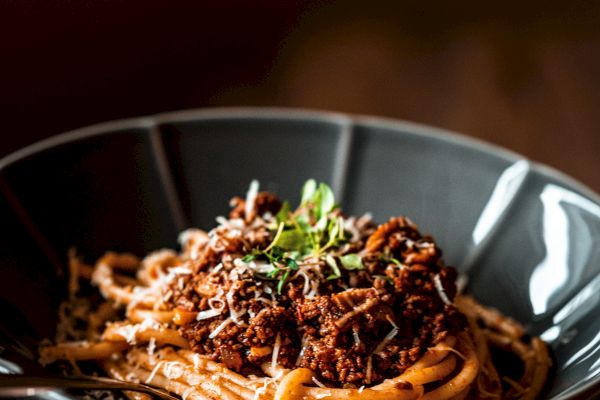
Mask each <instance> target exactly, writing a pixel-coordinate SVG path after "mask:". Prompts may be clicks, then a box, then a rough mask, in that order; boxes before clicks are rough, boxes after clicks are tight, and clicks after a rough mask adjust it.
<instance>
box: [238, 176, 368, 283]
mask: <svg viewBox="0 0 600 400" xmlns="http://www.w3.org/2000/svg"><path fill="white" fill-rule="evenodd" d="M337 209H338V206H337V205H336V203H335V196H334V194H333V190H331V188H330V187H329V186H328V185H327V184H325V183H319V184H317V182H316V181H315V180H314V179H309V180H308V181H306V183H305V184H304V185H303V187H302V196H301V202H300V205H299V206H298V208H297V209H296V210H294V211H292V210H291V208H290V205H289V203H288V202H284V203H283V205H282V207H281V209H280V210H279V212H278V213H277V215H276V216H275V221H276V225H275V223H274V224H273V226H272V227H271V229H272V232H273V240H272V241H271V243H270V244H269V246H268V247H267V248H265V249H264V250H258V249H255V250H253V251H252V253H250V254H248V255H246V256H244V257H243V258H242V261H244V262H250V261H252V260H254V259H256V258H257V257H264V258H266V259H267V260H268V261H269V263H271V264H272V265H273V266H274V269H273V270H272V271H270V272H269V273H268V274H267V275H266V276H265V277H266V278H268V279H276V280H278V281H279V282H278V284H277V292H278V293H279V294H281V291H282V290H283V287H284V285H285V283H286V281H287V280H288V279H289V277H290V271H295V270H298V269H299V268H300V266H299V265H298V264H299V262H300V260H302V259H304V258H307V257H312V258H317V259H320V260H323V261H325V262H326V264H327V265H328V266H329V268H330V269H331V274H330V275H329V276H327V278H326V279H327V280H333V279H338V278H340V277H341V276H342V273H341V271H340V267H339V265H341V266H342V268H343V269H344V270H347V271H352V270H358V269H362V268H364V266H363V264H362V259H361V258H360V256H359V255H358V254H346V255H344V256H342V257H339V259H336V258H335V257H333V256H332V255H330V254H326V251H329V250H332V249H336V248H338V247H339V246H341V245H342V244H344V243H346V242H347V240H348V234H347V232H346V231H345V230H344V219H343V217H342V216H340V215H339V212H337ZM263 276H264V275H263Z"/></svg>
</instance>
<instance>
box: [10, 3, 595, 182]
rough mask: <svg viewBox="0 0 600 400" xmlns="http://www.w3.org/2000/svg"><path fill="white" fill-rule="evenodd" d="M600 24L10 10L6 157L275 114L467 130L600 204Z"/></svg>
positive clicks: (517, 17) (416, 8)
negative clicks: (178, 120)
mask: <svg viewBox="0 0 600 400" xmlns="http://www.w3.org/2000/svg"><path fill="white" fill-rule="evenodd" d="M421 3H427V5H421ZM481 3H483V4H481ZM599 26H600V2H597V1H588V2H527V1H522V2H502V3H501V5H496V6H493V5H490V4H488V2H479V1H452V2H439V3H436V2H420V1H403V2H401V1H394V2H384V1H375V2H367V1H343V2H342V1H305V2H296V1H240V2H203V1H194V2H177V1H160V2H159V1H118V0H97V1H93V2H92V1H88V0H81V1H64V0H63V1H56V0H45V1H28V0H21V1H16V0H15V1H13V0H0V110H1V112H0V117H1V118H2V123H1V125H0V126H1V128H0V129H1V133H0V135H1V136H0V137H1V138H0V156H1V155H4V154H6V153H8V152H10V151H13V150H15V149H17V148H19V147H22V146H24V145H27V144H29V143H32V142H34V141H36V140H39V139H42V138H44V137H47V136H50V135H53V134H56V133H59V132H62V131H65V130H70V129H74V128H77V127H81V126H84V125H88V124H92V123H96V122H101V121H105V120H110V119H115V118H122V117H129V116H139V115H145V114H152V113H157V112H162V111H169V110H177V109H183V108H194V107H206V106H229V105H275V106H290V107H306V108H318V109H330V110H337V111H344V112H352V113H361V114H374V115H381V116H388V117H394V118H402V119H408V120H413V121H418V122H422V123H427V124H432V125H436V126H440V127H444V128H448V129H452V130H456V131H459V132H462V133H465V134H467V135H470V136H474V137H479V138H482V139H484V140H487V141H490V142H493V143H497V144H500V145H502V146H505V147H508V148H510V149H512V150H515V151H517V152H521V153H523V154H525V155H526V156H528V157H530V158H532V159H534V160H537V161H541V162H544V163H547V164H550V165H551V166H554V167H556V168H558V169H561V170H563V171H565V172H567V173H568V174H571V175H573V176H574V177H576V178H577V179H579V180H581V181H582V182H584V183H586V184H588V185H589V186H591V187H592V188H594V189H595V190H597V191H600V161H599V157H598V153H600V132H599V130H600V108H599V105H600V28H599Z"/></svg>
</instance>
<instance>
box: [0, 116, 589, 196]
mask: <svg viewBox="0 0 600 400" xmlns="http://www.w3.org/2000/svg"><path fill="white" fill-rule="evenodd" d="M268 118H271V119H281V120H310V121H314V122H323V123H333V124H337V125H338V126H339V127H340V129H341V128H345V129H349V130H351V129H352V128H353V127H356V126H360V125H366V126H371V127H377V128H383V129H388V130H390V131H403V132H404V133H406V134H409V135H414V136H421V137H426V138H430V139H434V140H437V141H442V142H446V143H450V144H457V145H460V146H463V147H466V148H469V149H473V150H476V151H479V152H483V153H485V154H488V155H493V156H499V157H501V158H504V159H506V160H510V161H513V162H516V161H519V160H523V161H526V162H527V163H528V164H529V167H530V168H531V170H534V171H536V172H538V173H540V174H541V175H543V176H546V177H550V178H554V179H556V180H557V181H560V182H562V183H565V184H567V185H569V186H571V187H572V188H573V189H575V190H577V191H579V192H581V194H583V195H585V196H587V197H589V198H590V199H591V200H593V201H594V202H596V203H598V204H600V194H599V193H598V192H596V191H594V190H593V189H591V188H590V187H589V186H587V185H586V184H584V183H582V182H581V181H579V180H578V179H576V178H574V177H572V176H570V175H568V174H566V173H564V172H562V171H560V170H558V169H556V168H554V167H552V166H549V165H547V164H544V163H541V162H537V161H533V160H531V159H529V158H527V157H525V156H524V155H522V154H519V153H517V152H515V151H513V150H510V149H507V148H505V147H503V146H500V145H497V144H493V143H490V142H487V141H485V140H482V139H479V138H474V137H470V136H467V135H465V134H461V133H458V132H456V131H453V130H449V129H445V128H440V127H435V126H432V125H427V124H423V123H418V122H413V121H407V120H402V119H396V118H391V117H382V116H373V115H367V114H352V113H343V112H337V111H326V110H317V109H310V108H294V107H259V106H240V107H206V108H192V109H185V110H179V111H168V112H162V113H157V114H152V115H145V116H137V117H129V118H120V119H115V120H110V121H106V122H100V123H96V124H92V125H87V126H84V127H80V128H76V129H73V130H69V131H66V132H63V133H59V134H56V135H53V136H50V137H48V138H46V139H42V140H39V141H36V142H34V143H31V144H29V145H27V146H25V147H23V148H21V149H18V150H15V151H13V152H11V153H8V154H6V155H5V156H4V157H1V158H0V172H1V171H3V170H5V169H6V168H7V167H8V166H10V165H11V164H14V163H17V162H19V161H21V160H23V159H25V158H29V157H31V156H33V155H35V154H37V153H40V152H43V151H46V150H49V149H51V148H54V147H58V146H60V145H63V144H67V143H70V142H75V141H78V140H82V139H85V138H88V137H93V136H100V135H105V134H110V132H112V131H115V130H123V129H136V128H137V129H145V130H148V131H158V128H159V127H160V125H162V124H168V123H172V122H184V121H193V120H198V121H200V120H217V119H254V120H262V119H268Z"/></svg>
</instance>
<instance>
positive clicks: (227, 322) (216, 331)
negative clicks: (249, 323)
mask: <svg viewBox="0 0 600 400" xmlns="http://www.w3.org/2000/svg"><path fill="white" fill-rule="evenodd" d="M232 322H233V321H232V320H231V318H227V319H226V320H225V321H223V322H221V324H220V325H219V326H217V327H216V328H215V330H214V331H212V332H211V333H210V335H208V338H209V339H214V338H216V337H217V335H218V334H219V333H221V331H222V330H223V329H225V328H226V327H227V325H229V324H230V323H232Z"/></svg>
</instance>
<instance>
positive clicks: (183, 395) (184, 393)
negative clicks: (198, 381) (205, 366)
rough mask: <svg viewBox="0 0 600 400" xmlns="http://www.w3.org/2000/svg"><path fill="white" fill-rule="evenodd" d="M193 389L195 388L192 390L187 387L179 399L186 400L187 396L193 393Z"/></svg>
mask: <svg viewBox="0 0 600 400" xmlns="http://www.w3.org/2000/svg"><path fill="white" fill-rule="evenodd" d="M195 389H196V388H194V387H193V386H192V387H189V388H187V389H185V390H184V391H183V393H182V394H181V399H182V400H187V398H188V396H189V395H190V394H192V392H193V391H194V390H195Z"/></svg>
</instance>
